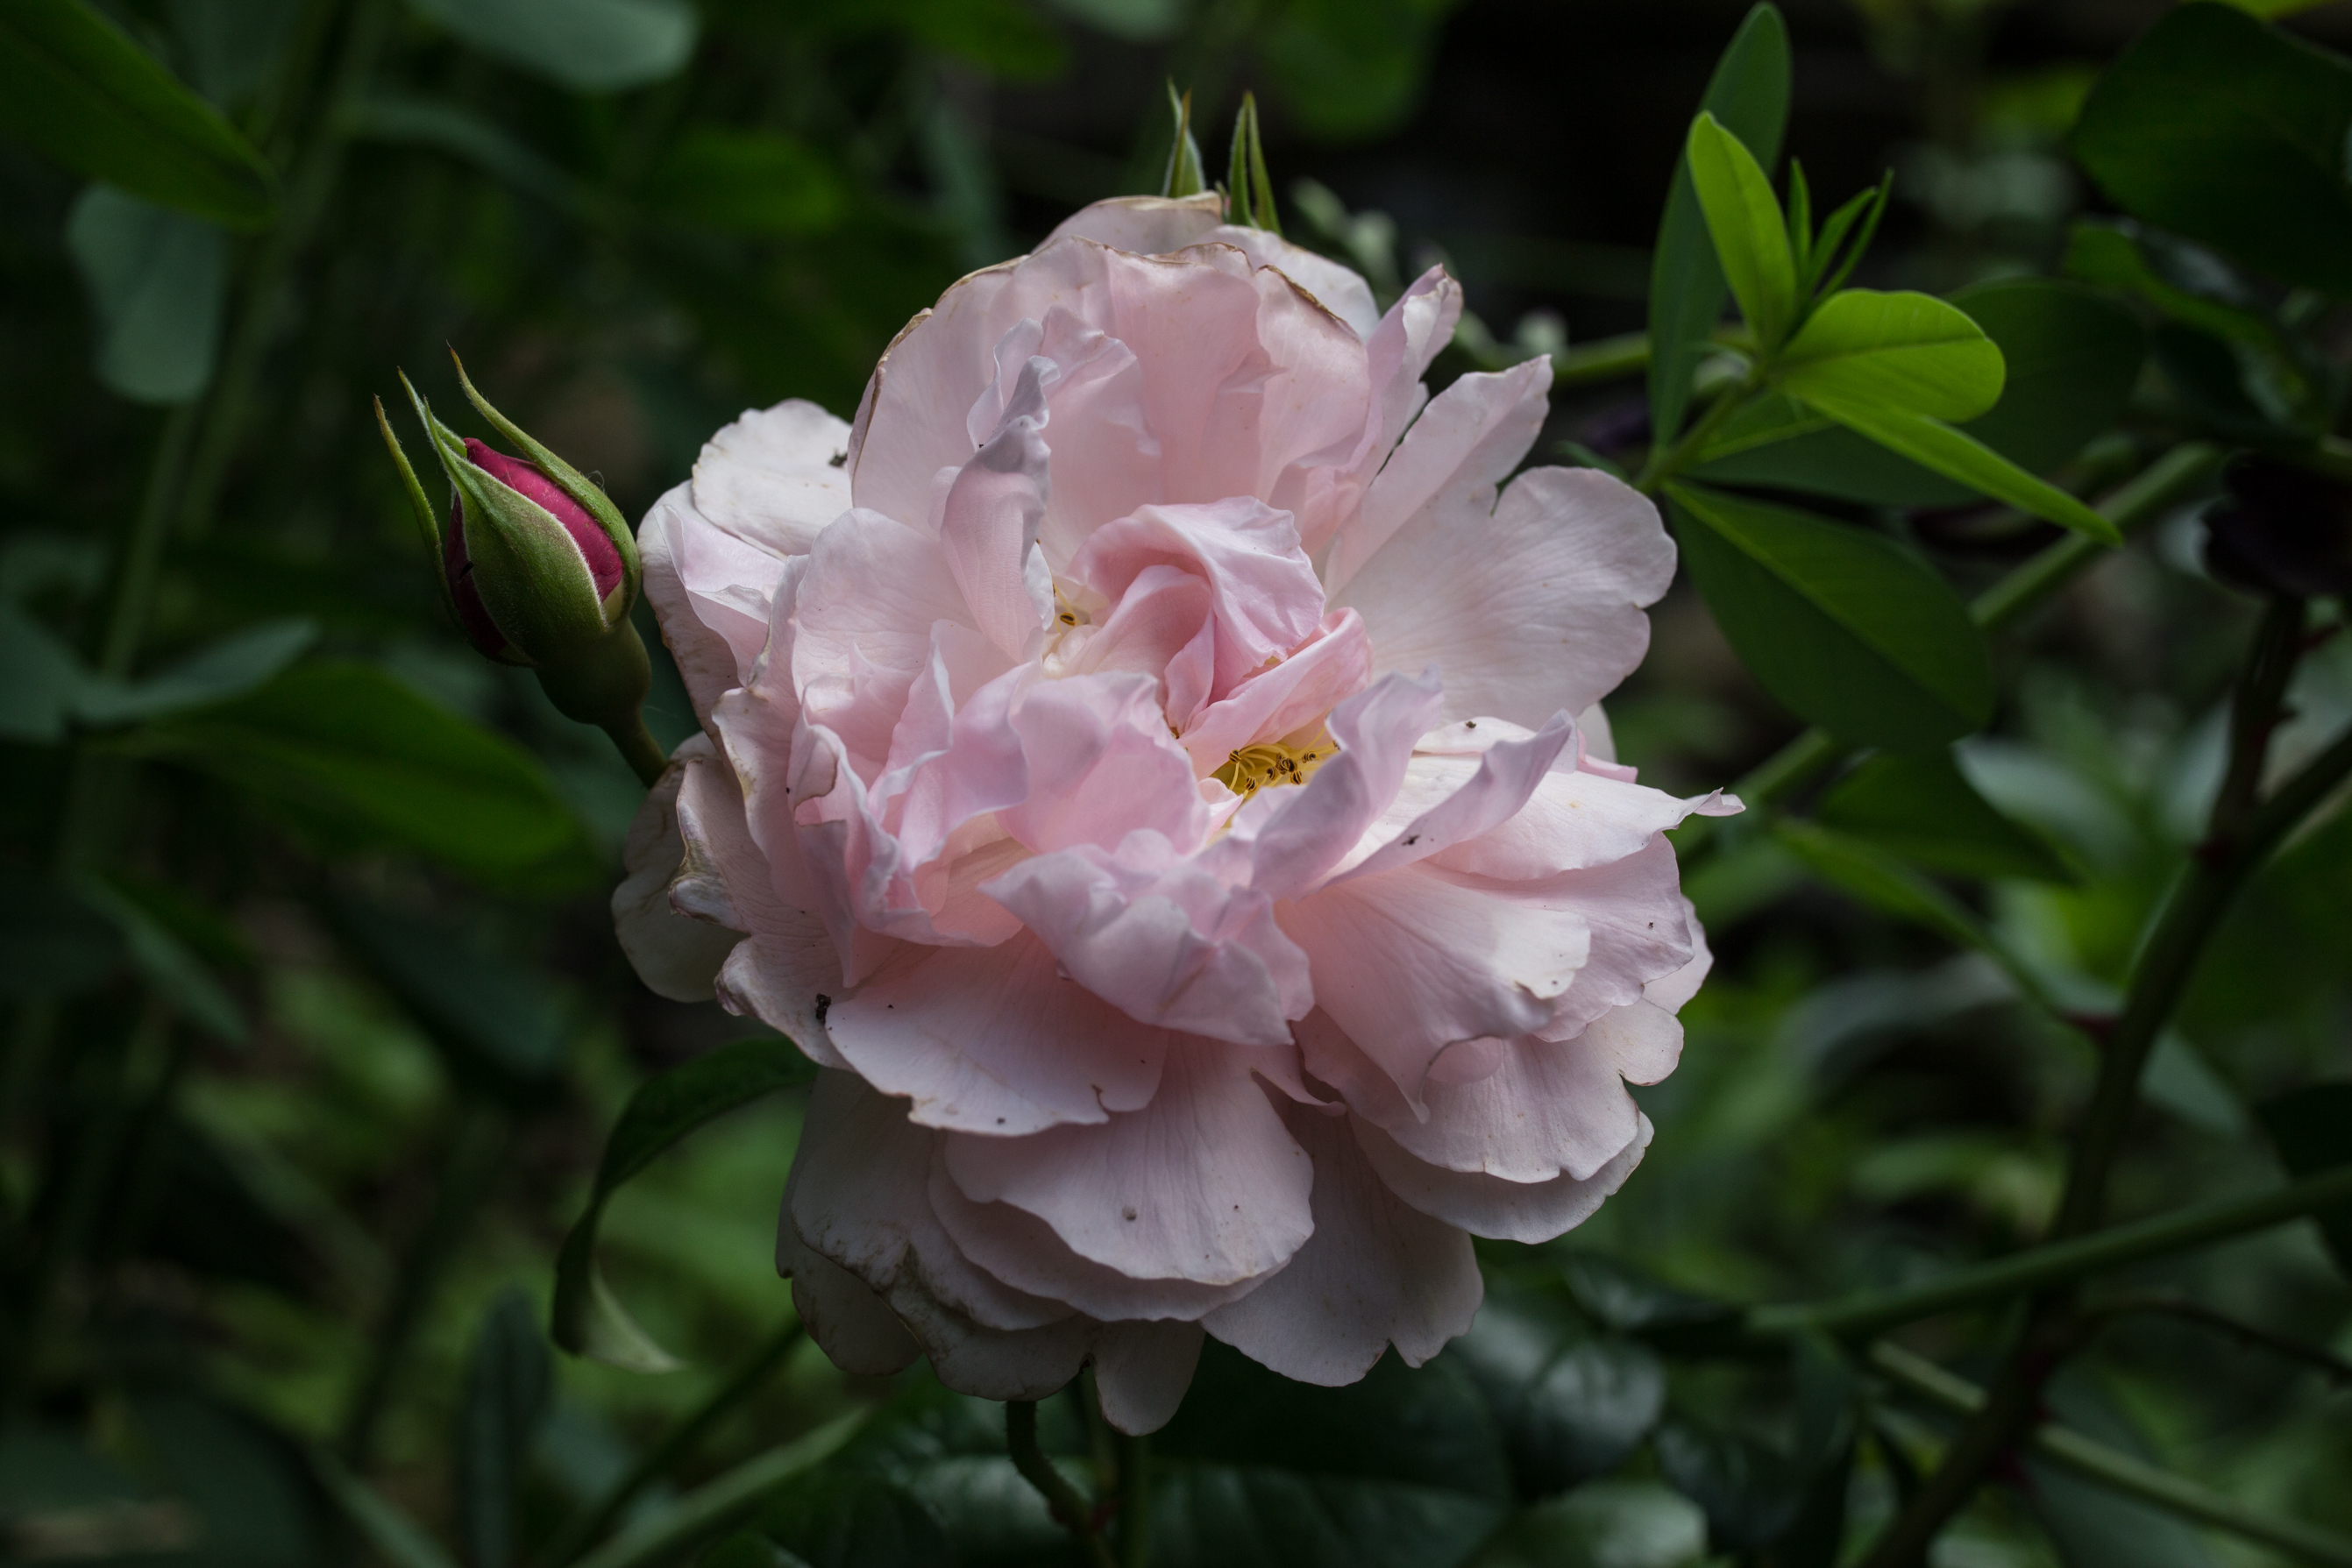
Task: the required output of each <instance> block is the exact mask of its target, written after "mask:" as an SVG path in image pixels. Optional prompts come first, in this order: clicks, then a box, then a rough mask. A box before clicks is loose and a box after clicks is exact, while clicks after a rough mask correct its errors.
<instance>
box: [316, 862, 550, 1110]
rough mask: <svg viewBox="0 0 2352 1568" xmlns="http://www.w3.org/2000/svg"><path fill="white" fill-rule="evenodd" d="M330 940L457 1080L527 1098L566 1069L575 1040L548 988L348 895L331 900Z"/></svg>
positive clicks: (453, 939) (430, 927)
mask: <svg viewBox="0 0 2352 1568" xmlns="http://www.w3.org/2000/svg"><path fill="white" fill-rule="evenodd" d="M328 909H329V914H330V915H331V918H332V920H333V923H334V925H335V929H336V932H337V934H338V935H339V936H341V937H342V939H343V940H344V942H345V943H346V944H348V945H349V946H350V947H351V948H352V952H353V954H354V955H355V956H358V957H359V958H360V959H362V961H363V962H364V963H365V964H366V965H367V967H368V968H369V969H370V970H371V971H372V972H373V974H374V975H375V977H376V978H377V979H378V980H379V981H381V982H382V983H383V987H384V988H385V989H387V990H389V991H390V992H391V993H392V994H393V995H394V997H395V998H398V999H399V1001H400V1004H401V1006H402V1007H403V1008H404V1009H406V1010H407V1011H408V1012H409V1014H410V1015H411V1016H412V1017H414V1018H415V1019H416V1021H417V1022H418V1024H420V1025H421V1026H423V1028H424V1030H425V1033H426V1034H427V1035H429V1036H430V1037H431V1038H432V1040H433V1043H434V1044H435V1045H436V1047H438V1048H439V1049H440V1051H441V1052H442V1054H443V1055H444V1056H445V1057H446V1058H447V1059H448V1062H449V1067H450V1070H451V1071H453V1072H455V1073H456V1074H457V1076H459V1077H460V1078H463V1079H466V1080H467V1081H469V1082H475V1083H478V1084H482V1085H485V1086H486V1087H488V1088H491V1089H493V1090H495V1091H498V1092H503V1093H506V1094H508V1095H509V1096H510V1097H516V1098H524V1099H528V1098H530V1096H531V1092H532V1090H533V1089H534V1088H535V1087H537V1086H541V1085H544V1084H546V1083H548V1082H551V1080H553V1078H554V1077H555V1075H556V1074H557V1073H558V1072H559V1071H561V1070H562V1066H563V1058H564V1048H565V1047H566V1046H567V1045H568V1044H569V1043H570V1041H571V1038H572V1032H573V1031H572V1020H571V1019H570V1017H569V1015H568V1012H567V1009H565V1008H564V1006H563V1003H562V998H561V997H560V996H559V995H558V994H557V993H556V992H555V990H554V989H553V988H551V986H550V985H549V984H548V983H547V982H546V981H545V980H544V979H542V978H541V977H539V976H538V975H536V974H533V973H531V972H530V971H528V970H525V969H520V968H518V967H513V966H511V965H509V964H507V963H504V962H501V961H500V960H499V959H498V958H496V957H494V956H491V955H489V954H487V953H484V952H482V951H481V950H479V949H478V948H477V947H475V946H473V945H472V944H471V943H469V942H467V941H465V940H463V939H462V938H461V937H460V936H457V933H456V932H454V931H453V930H451V928H450V926H449V925H448V923H447V922H446V921H443V920H432V919H425V918H419V917H417V916H415V915H406V914H403V913H401V912H398V911H395V910H394V909H391V908H388V907H386V906H384V905H383V904H373V903H370V902H368V901H366V900H364V899H362V898H359V897H356V896H353V895H351V894H341V893H338V894H334V895H333V896H332V897H331V899H330V901H329V904H328Z"/></svg>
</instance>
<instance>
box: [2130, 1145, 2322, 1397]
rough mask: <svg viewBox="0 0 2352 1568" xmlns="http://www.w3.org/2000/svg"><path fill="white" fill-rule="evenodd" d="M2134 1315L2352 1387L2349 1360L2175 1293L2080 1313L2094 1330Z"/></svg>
mask: <svg viewBox="0 0 2352 1568" xmlns="http://www.w3.org/2000/svg"><path fill="white" fill-rule="evenodd" d="M2340 1174H2352V1172H2347V1173H2340ZM2346 1187H2347V1191H2352V1182H2348V1183H2347V1184H2346ZM2137 1314H2145V1315H2148V1316H2162V1317H2169V1318H2178V1319H2179V1320H2180V1321H2181V1322H2188V1323H2196V1324H2198V1325H2200V1327H2203V1328H2209V1329H2211V1330H2213V1331H2214V1332H2215V1333H2222V1334H2227V1335H2229V1336H2230V1337H2231V1339H2235V1340H2239V1341H2242V1342H2243V1343H2246V1344H2249V1345H2252V1346H2253V1347H2254V1348H2256V1349H2258V1350H2266V1351H2268V1352H2270V1353H2271V1354H2273V1355H2274V1356H2277V1357H2278V1358H2279V1359H2280V1360H2282V1361H2292V1362H2294V1363H2297V1364H2300V1365H2303V1366H2305V1367H2308V1368H2310V1369H2311V1370H2313V1371H2315V1372H2316V1373H2318V1374H2319V1375H2321V1376H2323V1377H2325V1378H2326V1379H2327V1381H2328V1382H2329V1383H2331V1384H2333V1385H2336V1387H2338V1388H2345V1387H2352V1361H2347V1360H2345V1359H2344V1358H2343V1357H2342V1356H2340V1355H2337V1354H2335V1353H2333V1352H2332V1351H2328V1350H2325V1349H2322V1348H2321V1347H2320V1346H2318V1345H2315V1344H2305V1343H2304V1342H2303V1341H2301V1340H2298V1339H2289V1338H2288V1337H2287V1336H2286V1335H2284V1334H2280V1333H2272V1332H2271V1331H2270V1330H2268V1329H2266V1328H2261V1327H2258V1326H2256V1325H2255V1324H2253V1323H2249V1322H2241V1321H2239V1320H2238V1319H2236V1318H2233V1317H2231V1315H2230V1314H2229V1313H2227V1312H2216V1311H2214V1310H2213V1309H2212V1308H2211V1307H2209V1306H2206V1305H2205V1304H2204V1303H2202V1302H2200V1301H2185V1300H2183V1299H2181V1298H2179V1297H2178V1296H2118V1297H2115V1298H2113V1299H2111V1300H2107V1301H2099V1302H2097V1303H2096V1304H2095V1305H2092V1306H2089V1307H2086V1308H2084V1312H2083V1316H2084V1321H2085V1322H2088V1323H2089V1324H2090V1325H2091V1326H2092V1327H2093V1328H2094V1329H2098V1328H2104V1327H2105V1326H2106V1325H2107V1324H2109V1323H2112V1322H2116V1321H2117V1320H2119V1319H2122V1318H2126V1317H2130V1316H2134V1315H2137Z"/></svg>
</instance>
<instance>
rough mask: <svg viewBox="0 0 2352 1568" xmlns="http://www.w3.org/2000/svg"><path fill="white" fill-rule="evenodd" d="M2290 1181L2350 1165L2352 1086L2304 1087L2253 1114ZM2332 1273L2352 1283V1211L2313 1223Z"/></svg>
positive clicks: (2337, 1211) (2266, 1103)
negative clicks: (2333, 1267)
mask: <svg viewBox="0 0 2352 1568" xmlns="http://www.w3.org/2000/svg"><path fill="white" fill-rule="evenodd" d="M2254 1113H2255V1115H2256V1116H2258V1117H2259V1118H2260V1119H2261V1121H2262V1124H2263V1132H2264V1133H2265V1134H2268V1135H2269V1137H2270V1140H2271V1146H2272V1147H2273V1148H2274V1149H2276V1150H2277V1151H2278V1156H2279V1163H2280V1164H2282V1165H2284V1166H2286V1168H2287V1174H2288V1175H2289V1176H2296V1177H2302V1176H2317V1175H2319V1174H2320V1173H2321V1172H2323V1171H2331V1170H2334V1169H2335V1168H2336V1166H2341V1165H2347V1164H2352V1082H2331V1083H2307V1084H2305V1085H2304V1087H2302V1088H2300V1089H2293V1090H2289V1091H2288V1092H2286V1093H2284V1094H2281V1095H2277V1096H2275V1097H2274V1098H2273V1099H2270V1100H2267V1101H2264V1102H2263V1103H2262V1104H2261V1105H2259V1106H2257V1107H2256V1108H2255V1112H2254ZM2315 1218H2317V1219H2318V1221H2319V1230H2320V1234H2321V1235H2322V1236H2324V1237H2326V1239H2327V1251H2328V1254H2329V1256H2331V1257H2333V1258H2334V1259H2335V1260H2336V1269H2337V1270H2339V1271H2340V1272H2341V1273H2343V1274H2344V1275H2345V1277H2346V1278H2347V1279H2352V1205H2346V1206H2345V1207H2340V1208H2336V1209H2333V1210H2330V1211H2328V1212H2326V1213H2323V1214H2321V1215H2318V1216H2316V1217H2315Z"/></svg>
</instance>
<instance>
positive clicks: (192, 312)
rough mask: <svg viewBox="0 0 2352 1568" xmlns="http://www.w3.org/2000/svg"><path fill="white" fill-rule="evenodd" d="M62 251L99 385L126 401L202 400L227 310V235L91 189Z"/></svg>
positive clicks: (107, 189) (108, 190)
mask: <svg viewBox="0 0 2352 1568" xmlns="http://www.w3.org/2000/svg"><path fill="white" fill-rule="evenodd" d="M66 248H67V249H68V250H69V251H70V252H72V254H73V258H74V265H75V267H77V268H78V269H79V271H80V273H81V278H82V284H83V286H84V287H87V288H88V289H89V300H90V309H91V313H92V314H93V315H94V316H96V317H97V319H98V333H97V345H96V349H95V352H94V354H93V356H92V368H93V369H94V370H95V371H97V373H98V379H99V380H100V382H104V383H105V384H106V386H107V388H108V389H109V390H110V391H112V392H119V393H121V395H122V396H124V397H127V398H129V399H131V401H132V402H151V403H177V402H187V401H188V400H189V399H191V398H193V397H194V396H195V395H196V394H197V393H199V392H203V391H204V390H205V385H206V383H208V382H211V380H212V378H213V362H214V360H215V355H216V353H217V351H218V350H219V346H220V329H221V317H222V313H223V311H224V309H225V308H226V305H227V303H228V235H226V234H225V233H224V232H222V230H221V229H220V227H219V226H218V225H215V224H211V223H207V222H205V220H204V219H203V218H198V217H192V216H190V215H189V214H186V213H184V212H176V211H174V210H173V209H172V208H170V207H163V206H157V205H156V204H154V203H152V202H145V201H142V200H140V199H139V198H138V197H137V196H133V195H130V194H128V193H124V192H122V191H119V190H116V189H114V188H113V187H112V186H110V185H92V186H91V187H89V189H88V190H86V191H84V192H83V193H81V197H80V199H79V200H78V201H77V202H75V203H74V205H73V212H72V214H70V215H69V216H68V218H67V219H66Z"/></svg>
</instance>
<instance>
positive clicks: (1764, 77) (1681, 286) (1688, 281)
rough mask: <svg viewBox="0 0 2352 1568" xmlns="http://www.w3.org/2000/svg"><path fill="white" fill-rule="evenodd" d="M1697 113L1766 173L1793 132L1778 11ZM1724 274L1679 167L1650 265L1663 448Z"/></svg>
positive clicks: (1785, 35)
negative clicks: (1786, 135)
mask: <svg viewBox="0 0 2352 1568" xmlns="http://www.w3.org/2000/svg"><path fill="white" fill-rule="evenodd" d="M1699 109H1700V111H1701V112H1702V113H1706V114H1711V115H1713V116H1714V117H1715V118H1716V120H1717V121H1718V122H1719V123H1720V124H1722V125H1723V126H1724V128H1725V129H1726V130H1727V131H1730V132H1731V133H1732V134H1733V135H1734V136H1737V137H1738V138H1739V140H1740V141H1742V142H1744V143H1746V144H1747V146H1748V151H1750V152H1753V153H1754V154H1755V155H1756V160H1757V162H1759V163H1761V164H1763V165H1764V166H1766V167H1767V168H1769V167H1770V166H1771V165H1772V163H1773V162H1775V161H1776V160H1778V159H1779V157H1780V136H1781V132H1782V131H1783V130H1785V129H1786V127H1787V125H1788V122H1789V31H1788V28H1787V26H1785V25H1784V24H1783V23H1782V22H1781V20H1780V12H1779V11H1778V10H1776V9H1774V8H1773V7H1772V6H1770V5H1757V6H1755V7H1754V8H1752V9H1751V10H1749V12H1748V16H1747V19H1746V20H1745V21H1743V22H1741V23H1740V25H1739V31H1738V32H1737V33H1735V34H1734V35H1732V39H1731V42H1730V44H1729V45H1728V46H1727V47H1725V49H1724V51H1723V57H1722V59H1720V60H1719V61H1717V64H1716V68H1715V74H1714V75H1713V76H1712V77H1710V78H1708V80H1707V84H1706V97H1705V98H1703V99H1700V102H1699ZM1723 295H1724V281H1723V268H1722V267H1721V265H1720V264H1718V263H1717V260H1716V258H1715V246H1714V245H1713V244H1712V243H1711V242H1710V241H1709V240H1708V238H1707V235H1706V219H1705V217H1704V216H1703V215H1702V214H1701V213H1700V211H1699V205H1698V192H1697V190H1696V188H1695V187H1694V186H1693V185H1692V183H1691V174H1690V162H1689V160H1688V159H1687V158H1677V159H1676V160H1675V177H1674V183H1673V184H1672V185H1671V186H1669V187H1668V189H1667V193H1666V209H1665V213H1664V215H1663V216H1662V217H1661V218H1660V219H1659V222H1658V243H1657V249H1656V251H1655V252H1654V255H1653V256H1652V259H1651V263H1650V425H1651V428H1652V429H1653V430H1654V432H1655V433H1656V439H1657V440H1658V441H1659V442H1660V443H1662V444H1663V443H1665V442H1668V441H1671V440H1673V439H1674V437H1675V435H1676V434H1680V432H1681V430H1682V423H1683V413H1684V412H1685V410H1686V409H1687V408H1688V407H1689V406H1690V395H1691V377H1692V374H1693V372H1694V371H1696V370H1697V369H1698V362H1699V359H1700V357H1701V356H1702V355H1703V354H1705V353H1706V345H1707V340H1708V338H1709V336H1710V335H1711V334H1712V333H1713V332H1714V331H1715V325H1716V319H1717V318H1718V317H1719V316H1721V315H1722V314H1723Z"/></svg>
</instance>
